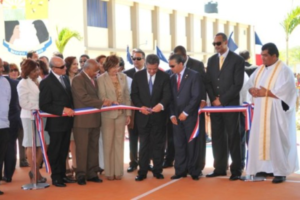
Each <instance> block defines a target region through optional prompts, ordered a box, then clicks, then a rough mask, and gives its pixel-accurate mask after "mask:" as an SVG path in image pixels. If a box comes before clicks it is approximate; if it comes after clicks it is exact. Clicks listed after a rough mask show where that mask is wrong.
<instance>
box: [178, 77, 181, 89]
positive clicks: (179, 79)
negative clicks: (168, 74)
mask: <svg viewBox="0 0 300 200" xmlns="http://www.w3.org/2000/svg"><path fill="white" fill-rule="evenodd" d="M180 81H181V76H180V73H179V74H177V91H179V87H180Z"/></svg>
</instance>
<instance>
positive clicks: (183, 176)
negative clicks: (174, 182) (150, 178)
mask: <svg viewBox="0 0 300 200" xmlns="http://www.w3.org/2000/svg"><path fill="white" fill-rule="evenodd" d="M185 177H186V174H183V175H176V174H175V175H173V176H171V179H180V178H185Z"/></svg>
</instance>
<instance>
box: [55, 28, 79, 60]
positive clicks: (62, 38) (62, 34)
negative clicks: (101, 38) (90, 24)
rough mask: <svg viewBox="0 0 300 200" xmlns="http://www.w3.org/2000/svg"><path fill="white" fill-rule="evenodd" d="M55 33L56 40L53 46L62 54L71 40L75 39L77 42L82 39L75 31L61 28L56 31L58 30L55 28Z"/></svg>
mask: <svg viewBox="0 0 300 200" xmlns="http://www.w3.org/2000/svg"><path fill="white" fill-rule="evenodd" d="M56 32H57V39H56V40H55V44H56V47H57V49H58V51H59V52H60V53H62V54H63V52H64V50H65V47H66V45H67V44H68V42H69V41H70V39H71V38H76V39H77V40H79V41H81V39H82V37H81V35H80V34H79V33H78V32H77V31H72V30H70V29H69V28H63V29H61V30H60V31H58V28H57V27H56Z"/></svg>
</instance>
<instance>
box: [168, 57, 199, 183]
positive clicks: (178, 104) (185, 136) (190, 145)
mask: <svg viewBox="0 0 300 200" xmlns="http://www.w3.org/2000/svg"><path fill="white" fill-rule="evenodd" d="M183 63H184V59H183V57H182V56H180V55H177V54H174V55H172V56H170V58H169V65H170V67H171V70H172V71H173V73H174V75H173V76H172V77H171V88H172V101H171V106H170V107H171V116H170V117H171V121H172V123H173V131H174V146H175V175H174V176H172V177H171V179H179V178H181V177H186V176H187V173H189V174H190V175H191V176H192V178H193V180H199V175H200V173H201V170H200V166H199V153H200V150H199V137H196V138H194V139H193V140H192V141H191V142H189V139H190V137H191V134H192V132H193V130H194V127H195V125H196V122H197V119H198V118H197V116H198V108H199V105H200V100H201V94H200V91H201V89H200V87H201V79H200V75H199V74H198V73H197V72H195V71H194V70H191V69H188V68H186V67H184V64H183Z"/></svg>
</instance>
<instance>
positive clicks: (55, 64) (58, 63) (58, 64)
mask: <svg viewBox="0 0 300 200" xmlns="http://www.w3.org/2000/svg"><path fill="white" fill-rule="evenodd" d="M50 68H51V69H52V71H53V72H54V73H55V74H57V75H65V74H66V71H67V68H66V65H65V61H64V60H63V59H62V58H60V57H57V56H54V57H52V58H51V60H50Z"/></svg>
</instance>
